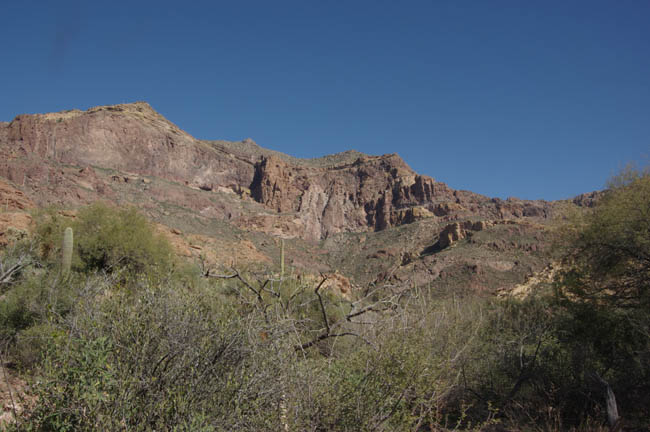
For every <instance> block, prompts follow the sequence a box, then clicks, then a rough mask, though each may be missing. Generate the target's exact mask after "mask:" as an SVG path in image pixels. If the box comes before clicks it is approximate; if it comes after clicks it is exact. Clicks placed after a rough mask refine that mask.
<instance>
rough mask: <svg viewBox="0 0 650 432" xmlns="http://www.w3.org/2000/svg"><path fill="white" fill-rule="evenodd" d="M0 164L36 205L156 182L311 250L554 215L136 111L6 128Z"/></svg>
mask: <svg viewBox="0 0 650 432" xmlns="http://www.w3.org/2000/svg"><path fill="white" fill-rule="evenodd" d="M0 157H1V158H0V176H2V177H4V178H6V179H8V180H10V181H11V182H13V183H14V184H16V185H17V186H18V187H21V188H22V189H23V190H24V191H25V193H26V194H27V195H28V196H30V197H31V198H32V199H33V200H34V201H36V202H37V203H38V204H43V203H46V202H60V203H68V204H74V203H78V202H89V201H92V200H95V199H100V198H102V199H109V200H115V199H116V198H115V186H116V183H115V182H120V183H128V181H129V179H131V183H133V182H134V181H135V182H139V181H142V182H144V181H145V177H152V178H157V179H163V180H165V181H169V182H174V183H177V184H180V185H183V186H185V187H189V188H192V189H193V190H196V191H198V190H199V189H200V190H201V192H196V193H194V192H193V193H187V194H180V195H182V196H180V195H178V194H177V195H173V194H170V193H165V192H164V191H163V190H162V189H161V188H160V187H158V188H155V187H152V188H150V189H149V190H148V192H147V193H149V194H154V195H155V196H156V197H158V198H160V199H162V198H163V197H164V199H165V200H167V201H168V202H172V203H175V204H177V205H182V206H187V207H190V208H196V209H197V210H198V211H201V212H202V213H204V214H211V215H214V216H215V217H223V218H231V217H235V215H240V217H239V219H237V221H238V222H237V221H235V222H236V223H239V224H240V226H241V227H242V228H253V229H260V230H263V231H268V232H272V233H275V234H277V233H278V231H279V233H280V234H282V235H285V236H299V237H303V238H306V239H321V238H326V237H328V236H331V235H333V234H336V233H339V232H360V231H368V230H375V231H378V230H383V229H386V228H389V227H392V226H397V225H400V224H404V223H411V222H414V221H416V220H418V219H421V218H429V217H433V218H440V219H441V220H443V221H446V220H455V219H458V218H482V219H508V218H526V217H535V218H545V217H548V216H549V212H550V206H549V205H548V204H547V203H545V202H541V201H535V202H531V201H521V200H515V199H509V200H506V201H502V200H498V199H494V200H492V199H489V198H487V197H484V196H481V195H478V194H474V193H471V192H466V191H457V190H453V189H451V188H449V187H448V186H447V185H445V184H444V183H441V182H437V181H435V180H434V179H432V178H430V177H427V176H422V175H418V174H416V173H415V172H413V170H411V168H410V167H409V166H408V165H407V164H406V163H405V162H404V161H403V160H402V159H401V158H400V157H399V156H397V155H396V154H391V155H384V156H361V157H348V156H346V157H341V158H339V159H332V158H322V159H318V160H298V159H293V158H290V157H287V156H284V155H281V154H276V153H275V152H271V151H269V150H264V149H262V148H260V147H258V146H257V145H256V144H254V143H253V142H252V141H250V140H245V141H242V142H240V143H225V142H209V141H200V140H197V139H195V138H193V137H191V136H190V135H188V134H187V133H185V132H183V131H181V130H180V129H179V128H178V127H176V126H175V125H173V124H172V123H170V122H169V121H167V120H166V119H165V118H163V117H162V116H161V115H160V114H158V113H157V112H155V111H154V110H153V109H152V108H151V107H150V106H149V105H148V104H146V103H141V102H140V103H135V104H126V105H116V106H108V107H97V108H92V109H90V110H88V111H85V112H81V111H66V112H61V113H52V114H45V115H21V116H18V117H16V118H15V119H14V120H13V121H12V122H10V123H0ZM98 169H100V170H103V172H104V174H102V175H99V174H98V171H97V170H98ZM107 170H110V171H112V172H115V174H111V175H109V174H106V173H105V172H106V171H107ZM114 177H115V178H117V180H115V178H114ZM125 179H126V180H125ZM125 190H128V188H127V189H125ZM249 190H250V197H251V198H252V199H253V200H254V201H256V202H258V203H260V204H261V205H262V206H263V207H262V209H266V210H264V211H261V212H258V213H257V214H255V215H241V211H240V210H239V209H237V208H234V207H233V204H232V201H223V202H220V203H218V204H217V205H215V204H214V203H213V201H210V200H208V199H206V198H204V197H205V195H200V193H207V194H209V193H213V192H215V191H222V192H223V191H232V192H234V194H235V195H236V196H237V197H238V199H240V200H243V201H246V200H247V199H249V198H248V191H249ZM210 206H213V207H215V208H213V209H212V210H211V207H210ZM253 220H254V221H255V222H254V223H253V222H251V221H253ZM260 221H263V222H260Z"/></svg>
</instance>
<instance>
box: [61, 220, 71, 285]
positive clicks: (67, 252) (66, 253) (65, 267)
mask: <svg viewBox="0 0 650 432" xmlns="http://www.w3.org/2000/svg"><path fill="white" fill-rule="evenodd" d="M72 245H73V233H72V228H70V227H68V228H66V229H65V232H64V233H63V247H62V248H61V252H62V254H63V259H62V262H61V264H62V265H61V272H62V273H63V274H64V275H68V274H69V273H70V267H71V266H72Z"/></svg>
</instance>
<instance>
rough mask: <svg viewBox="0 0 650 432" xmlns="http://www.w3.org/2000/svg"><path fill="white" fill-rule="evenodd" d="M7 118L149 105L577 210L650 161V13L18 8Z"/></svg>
mask: <svg viewBox="0 0 650 432" xmlns="http://www.w3.org/2000/svg"><path fill="white" fill-rule="evenodd" d="M1 9H2V13H1V14H0V42H1V43H2V48H3V49H2V55H1V56H0V59H1V60H0V120H3V121H10V120H11V119H13V118H14V117H15V116H16V115H18V114H21V113H38V112H50V111H59V110H64V109H71V108H78V109H87V108H89V107H92V106H97V105H107V104H116V103H123V102H133V101H139V100H145V101H147V102H149V103H150V104H151V105H152V106H153V107H154V108H155V109H156V110H158V111H159V112H160V113H161V114H163V115H164V116H166V117H167V118H168V119H170V120H171V121H172V122H174V123H176V124H177V125H178V126H179V127H181V128H182V129H184V130H186V131H188V132H189V133H191V134H192V135H194V136H196V137H197V138H204V139H228V140H240V139H243V138H247V137H251V138H253V139H254V140H255V141H256V142H257V143H258V144H260V145H262V146H264V147H267V148H271V149H274V150H279V151H282V152H285V153H288V154H291V155H294V156H298V157H315V156H321V155H325V154H329V153H335V152H341V151H345V150H348V149H355V150H358V151H362V152H365V153H369V154H383V153H393V152H397V153H399V154H400V155H401V156H402V157H403V158H404V160H405V161H406V162H407V163H408V164H409V165H411V167H413V168H414V169H415V170H416V171H418V172H420V173H423V174H427V175H430V176H432V177H434V178H436V179H437V180H440V181H444V182H446V183H448V184H449V185H450V186H452V187H454V188H459V189H469V190H472V191H475V192H479V193H483V194H486V195H490V196H499V197H503V198H505V197H508V196H518V197H521V198H529V199H537V198H543V199H549V200H551V199H562V198H567V197H570V196H573V195H576V194H579V193H582V192H587V191H591V190H594V189H600V188H602V187H603V185H604V183H605V181H606V180H607V178H608V177H609V176H610V175H612V174H614V173H616V172H617V171H618V170H619V169H620V168H621V167H622V166H623V165H625V164H626V163H628V162H637V163H638V164H640V165H646V164H648V161H649V158H650V25H649V23H650V2H648V1H625V2H612V1H609V2H600V1H595V0H590V1H569V2H567V1H544V2H524V1H467V2H465V1H448V2H442V1H440V2H438V1H402V2H396V1H382V0H374V1H353V0H350V1H347V2H342V1H341V2H338V1H324V0H323V1H311V0H298V1H282V0H275V1H268V0H267V1H245V0H243V1H228V2H222V1H210V2H198V1H197V2H193V1H185V2H179V1H176V2H167V1H161V0H159V1H155V2H148V1H137V0H132V1H130V2H121V1H111V2H94V1H93V2H85V1H77V2H75V1H65V0H64V1H57V2H36V1H14V2H5V3H4V4H3V5H2V8H1Z"/></svg>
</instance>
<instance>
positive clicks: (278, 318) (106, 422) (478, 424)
mask: <svg viewBox="0 0 650 432" xmlns="http://www.w3.org/2000/svg"><path fill="white" fill-rule="evenodd" d="M35 219H36V221H37V227H36V229H35V231H34V234H33V235H32V236H28V237H25V238H22V239H17V240H16V241H15V242H13V243H12V244H10V245H8V246H7V247H6V248H5V249H4V250H2V251H1V255H0V264H1V267H0V349H1V355H2V366H3V371H4V373H5V374H6V373H7V370H9V372H10V373H11V374H19V375H21V376H24V377H25V378H26V379H27V381H28V386H27V387H26V388H25V389H23V390H24V391H23V392H22V393H21V392H14V394H13V399H12V400H11V401H10V403H11V404H13V405H14V409H15V406H16V405H20V407H21V410H20V412H15V421H13V422H9V423H6V424H5V427H6V428H7V429H8V430H11V431H69V430H132V431H146V430H159V431H160V430H178V431H180V430H192V431H235V430H236V431H265V430H268V431H283V430H287V431H382V430H383V431H438V430H494V431H496V430H538V431H554V430H584V431H586V430H599V429H602V430H608V429H610V428H611V429H627V430H646V429H647V428H648V427H649V426H650V424H649V423H648V420H647V419H648V418H650V410H649V408H648V407H649V406H650V398H649V396H648V395H649V394H650V313H649V310H650V309H649V307H650V304H649V302H650V294H649V286H648V284H649V283H650V282H649V281H650V175H649V174H648V173H647V172H641V171H636V170H627V171H625V172H623V173H622V174H621V175H619V176H618V177H616V178H615V179H614V180H612V182H611V184H610V187H609V189H608V191H607V192H605V194H604V196H603V197H602V199H601V200H600V201H599V203H598V205H596V206H595V207H594V208H593V209H591V210H588V211H583V212H581V213H579V214H575V215H569V216H567V218H566V219H565V220H564V221H563V222H562V223H561V224H560V226H559V228H558V229H557V236H556V237H557V240H556V250H557V253H558V255H559V256H561V257H562V261H561V262H560V263H558V264H557V265H558V267H559V271H558V272H557V276H556V278H555V280H554V281H553V282H551V283H547V284H542V285H540V286H538V287H536V288H535V289H534V290H533V291H532V292H531V293H530V294H529V295H528V296H527V297H526V298H525V299H514V298H505V299H497V298H494V297H492V296H477V295H476V294H475V293H472V292H471V291H469V290H467V291H465V290H462V289H451V288H450V289H431V287H428V286H417V285H415V284H413V283H405V284H399V285H391V284H384V285H371V286H368V287H367V288H366V289H364V290H361V291H359V292H356V293H353V294H352V296H351V297H350V298H347V297H342V296H339V295H337V294H336V293H333V292H331V291H329V290H327V289H325V288H324V286H325V282H326V279H327V276H324V275H323V276H322V277H321V278H316V279H309V278H300V277H297V276H294V275H293V274H292V273H290V272H287V271H284V250H283V255H282V265H281V268H282V269H280V268H269V269H262V270H260V269H257V268H256V269H253V268H248V269H247V268H210V267H209V266H207V265H206V264H205V263H202V262H201V261H200V260H198V261H197V262H187V261H184V260H181V259H179V258H176V257H175V256H174V254H173V253H172V248H171V246H170V245H169V244H168V243H167V242H166V241H165V240H164V238H162V237H161V236H159V235H158V234H156V231H155V230H154V229H153V227H152V226H151V225H150V224H149V222H147V220H146V219H145V218H144V217H143V216H141V215H140V214H138V213H137V212H136V211H135V210H133V209H120V208H114V207H109V206H106V205H101V204H94V205H91V206H89V207H86V208H83V209H81V210H80V211H79V212H78V213H77V214H76V216H75V217H74V218H70V217H67V216H65V214H63V213H61V212H57V211H55V210H49V211H44V212H41V213H40V214H38V215H37V216H36V218H35ZM64 233H68V234H64ZM71 233H73V236H71V235H70V234H71ZM64 235H65V236H66V237H65V242H64ZM70 243H73V248H72V254H71V256H70V255H68V256H66V255H65V254H64V252H65V251H64V249H65V247H64V245H68V244H70ZM68 253H69V251H68ZM64 256H65V257H66V258H65V259H64ZM21 394H28V395H29V397H30V398H29V399H28V400H21Z"/></svg>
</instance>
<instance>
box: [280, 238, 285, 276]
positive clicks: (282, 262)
mask: <svg viewBox="0 0 650 432" xmlns="http://www.w3.org/2000/svg"><path fill="white" fill-rule="evenodd" d="M280 279H284V239H280Z"/></svg>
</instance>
